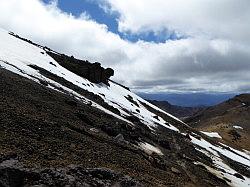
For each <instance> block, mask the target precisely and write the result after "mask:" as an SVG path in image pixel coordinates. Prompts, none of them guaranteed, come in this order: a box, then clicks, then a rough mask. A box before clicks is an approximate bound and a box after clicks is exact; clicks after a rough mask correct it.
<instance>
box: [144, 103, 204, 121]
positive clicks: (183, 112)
mask: <svg viewBox="0 0 250 187" xmlns="http://www.w3.org/2000/svg"><path fill="white" fill-rule="evenodd" d="M147 101H148V102H150V103H152V104H153V105H155V106H157V107H159V108H160V109H162V110H164V111H166V112H168V113H170V114H172V115H174V116H176V117H178V118H180V119H185V118H186V117H189V116H193V115H195V114H196V113H198V112H200V111H202V110H204V109H205V108H206V107H183V106H177V105H172V104H170V103H169V102H168V101H157V100H147Z"/></svg>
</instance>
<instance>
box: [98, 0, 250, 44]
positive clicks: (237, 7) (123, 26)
mask: <svg viewBox="0 0 250 187" xmlns="http://www.w3.org/2000/svg"><path fill="white" fill-rule="evenodd" d="M103 1H105V2H106V3H107V4H108V5H109V6H108V7H110V8H109V10H110V11H111V12H112V11H116V12H118V13H119V14H120V18H119V29H120V31H131V32H134V33H138V32H145V31H152V30H153V31H155V32H157V31H159V30H162V29H166V28H167V29H170V30H171V29H172V30H177V31H179V32H180V33H183V34H189V35H192V36H193V35H195V36H197V35H207V36H208V37H213V38H214V37H219V38H223V39H235V40H242V41H245V40H246V39H247V40H248V42H249V41H250V39H249V37H248V36H249V34H250V24H249V23H250V2H249V0H239V1H235V0H219V1H216V0H202V1H201V0H186V1H183V0H136V1H134V0H126V1H120V0H103Z"/></svg>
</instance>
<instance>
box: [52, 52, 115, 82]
mask: <svg viewBox="0 0 250 187" xmlns="http://www.w3.org/2000/svg"><path fill="white" fill-rule="evenodd" d="M47 54H48V55H50V56H51V57H52V58H53V59H54V60H55V61H57V62H58V63H59V64H60V65H61V66H63V67H65V68H67V69H68V70H70V71H72V72H74V73H75V74H77V75H79V76H81V77H83V78H86V79H88V80H89V81H91V82H93V83H101V82H102V83H105V84H108V80H109V78H110V77H111V76H113V75H114V70H113V69H111V68H106V69H105V68H103V67H102V66H101V64H100V63H99V62H95V63H90V62H88V61H84V60H79V59H76V58H74V57H73V56H71V57H69V56H67V55H64V54H59V53H54V52H50V51H47Z"/></svg>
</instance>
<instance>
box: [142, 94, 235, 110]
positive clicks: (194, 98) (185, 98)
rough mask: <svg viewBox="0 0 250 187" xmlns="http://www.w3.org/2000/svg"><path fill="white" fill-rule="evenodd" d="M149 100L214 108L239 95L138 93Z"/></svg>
mask: <svg viewBox="0 0 250 187" xmlns="http://www.w3.org/2000/svg"><path fill="white" fill-rule="evenodd" d="M137 94H138V95H140V96H141V97H143V98H144V99H147V100H157V101H168V102H169V103H170V104H172V105H177V106H184V107H197V106H198V107H200V106H213V105H217V104H219V103H221V102H223V101H226V100H228V99H230V98H232V97H234V96H235V95H237V93H152V94H150V93H137Z"/></svg>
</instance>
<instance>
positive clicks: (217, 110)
mask: <svg viewBox="0 0 250 187" xmlns="http://www.w3.org/2000/svg"><path fill="white" fill-rule="evenodd" d="M186 122H187V123H189V124H190V125H191V126H193V127H195V128H197V129H199V130H204V131H212V132H218V133H219V134H220V136H222V141H223V142H225V143H227V144H230V145H232V146H233V145H234V146H236V147H239V148H242V149H246V150H250V125H249V124H250V94H241V95H238V96H236V97H234V98H232V99H229V100H227V101H225V102H223V103H221V104H219V105H216V106H213V107H209V108H207V109H205V110H204V111H201V112H200V113H198V114H197V115H195V116H192V117H190V118H189V119H186Z"/></svg>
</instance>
